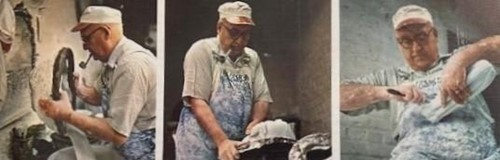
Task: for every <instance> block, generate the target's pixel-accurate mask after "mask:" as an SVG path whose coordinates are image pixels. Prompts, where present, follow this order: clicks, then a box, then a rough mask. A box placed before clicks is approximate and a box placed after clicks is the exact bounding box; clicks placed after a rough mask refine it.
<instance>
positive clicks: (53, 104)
mask: <svg viewBox="0 0 500 160" xmlns="http://www.w3.org/2000/svg"><path fill="white" fill-rule="evenodd" d="M38 105H39V106H40V109H41V110H42V111H43V113H45V115H47V116H48V117H50V118H52V119H56V120H66V119H68V118H69V117H70V115H71V114H72V113H73V109H71V103H70V101H69V98H68V94H67V93H66V92H65V91H62V93H61V99H60V100H58V101H53V100H50V99H46V98H42V99H40V100H38Z"/></svg>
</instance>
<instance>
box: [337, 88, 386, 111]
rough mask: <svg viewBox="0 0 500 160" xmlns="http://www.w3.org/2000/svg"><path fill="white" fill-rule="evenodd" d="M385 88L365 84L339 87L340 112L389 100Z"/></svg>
mask: <svg viewBox="0 0 500 160" xmlns="http://www.w3.org/2000/svg"><path fill="white" fill-rule="evenodd" d="M386 88H387V87H383V86H374V85H367V84H342V85H340V110H341V111H354V110H358V109H361V108H363V107H366V106H368V105H370V104H374V103H377V102H381V101H386V100H389V96H388V95H387V93H386V92H385V90H386Z"/></svg>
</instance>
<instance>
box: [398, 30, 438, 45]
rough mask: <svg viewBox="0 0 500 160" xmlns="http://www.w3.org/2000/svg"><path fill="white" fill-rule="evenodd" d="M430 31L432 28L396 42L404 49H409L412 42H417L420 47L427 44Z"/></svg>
mask: <svg viewBox="0 0 500 160" xmlns="http://www.w3.org/2000/svg"><path fill="white" fill-rule="evenodd" d="M431 31H433V29H432V28H431V29H429V30H428V31H426V32H420V33H418V34H416V35H413V36H412V37H411V38H410V37H409V36H407V37H402V38H398V39H397V41H398V43H399V44H400V45H401V47H403V48H404V49H411V48H412V47H413V44H414V42H417V44H418V45H420V46H422V45H424V44H426V43H428V42H429V35H430V34H431Z"/></svg>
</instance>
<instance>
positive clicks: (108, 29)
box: [102, 25, 111, 39]
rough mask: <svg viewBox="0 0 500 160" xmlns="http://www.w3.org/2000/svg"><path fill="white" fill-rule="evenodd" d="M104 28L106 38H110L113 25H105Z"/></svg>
mask: <svg viewBox="0 0 500 160" xmlns="http://www.w3.org/2000/svg"><path fill="white" fill-rule="evenodd" d="M102 28H104V30H105V31H106V32H105V33H106V35H105V36H106V39H109V38H110V36H111V26H109V25H104V26H103V27H102Z"/></svg>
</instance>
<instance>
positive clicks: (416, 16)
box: [392, 5, 433, 29]
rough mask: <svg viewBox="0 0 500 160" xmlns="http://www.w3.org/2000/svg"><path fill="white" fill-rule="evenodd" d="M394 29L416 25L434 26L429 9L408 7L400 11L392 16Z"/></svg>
mask: <svg viewBox="0 0 500 160" xmlns="http://www.w3.org/2000/svg"><path fill="white" fill-rule="evenodd" d="M392 23H393V25H394V29H399V28H401V27H403V26H406V25H409V24H415V23H430V24H431V25H433V22H432V16H431V14H430V13H429V11H427V9H425V8H423V7H420V6H417V5H407V6H403V7H401V8H399V9H398V11H397V12H396V13H395V14H394V16H392Z"/></svg>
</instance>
